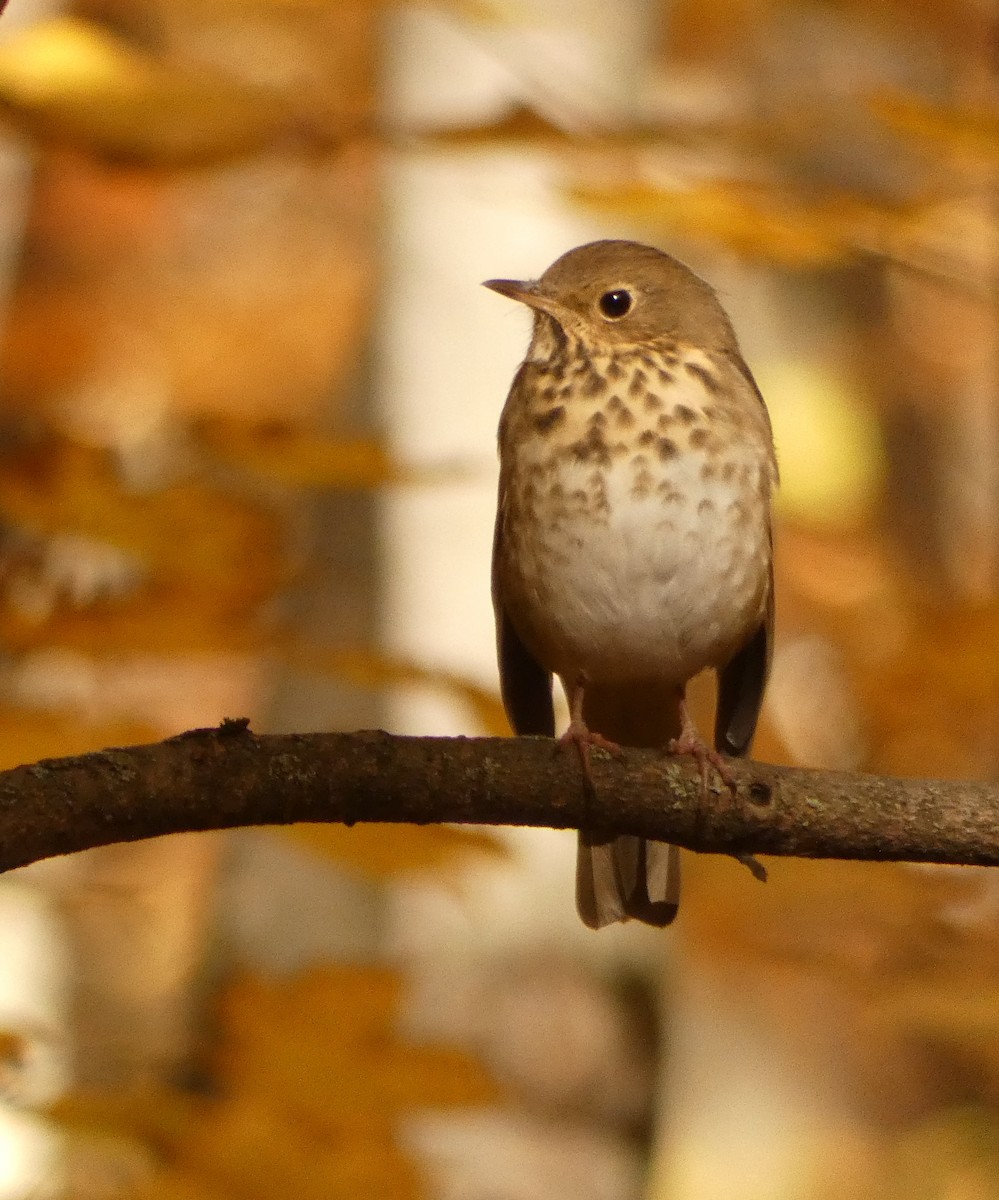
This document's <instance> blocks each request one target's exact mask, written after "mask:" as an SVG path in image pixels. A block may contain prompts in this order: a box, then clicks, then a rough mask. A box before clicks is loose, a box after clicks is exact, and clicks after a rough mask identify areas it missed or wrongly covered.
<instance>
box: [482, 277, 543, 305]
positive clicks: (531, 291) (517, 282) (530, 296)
mask: <svg viewBox="0 0 999 1200" xmlns="http://www.w3.org/2000/svg"><path fill="white" fill-rule="evenodd" d="M482 286H483V287H487V288H489V290H490V291H491V292H499V294H500V295H501V296H508V297H509V298H510V299H511V300H519V301H520V302H521V304H531V305H533V304H534V303H535V298H536V296H537V289H538V285H537V283H536V282H535V280H533V279H523V280H522V279H487V280H486V282H485V283H484V284H483V285H482Z"/></svg>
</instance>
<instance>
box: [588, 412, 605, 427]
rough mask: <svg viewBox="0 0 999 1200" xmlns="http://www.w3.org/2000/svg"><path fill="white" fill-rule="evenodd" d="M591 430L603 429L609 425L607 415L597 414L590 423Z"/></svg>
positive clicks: (591, 418)
mask: <svg viewBox="0 0 999 1200" xmlns="http://www.w3.org/2000/svg"><path fill="white" fill-rule="evenodd" d="M588 424H589V426H590V428H591V429H603V427H604V426H605V425H606V424H607V414H606V413H602V412H595V413H594V414H593V416H592V417H590V420H589V422H588Z"/></svg>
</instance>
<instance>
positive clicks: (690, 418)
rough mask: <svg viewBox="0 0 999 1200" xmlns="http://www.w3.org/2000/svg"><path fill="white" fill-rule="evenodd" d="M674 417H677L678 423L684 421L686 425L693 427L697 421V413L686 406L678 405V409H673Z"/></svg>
mask: <svg viewBox="0 0 999 1200" xmlns="http://www.w3.org/2000/svg"><path fill="white" fill-rule="evenodd" d="M673 416H674V417H676V419H677V420H678V421H682V422H683V423H684V425H693V423H694V422H695V421H696V420H697V413H695V412H694V410H693V409H692V408H690V407H689V406H688V405H686V404H678V405H677V406H676V408H674V409H673Z"/></svg>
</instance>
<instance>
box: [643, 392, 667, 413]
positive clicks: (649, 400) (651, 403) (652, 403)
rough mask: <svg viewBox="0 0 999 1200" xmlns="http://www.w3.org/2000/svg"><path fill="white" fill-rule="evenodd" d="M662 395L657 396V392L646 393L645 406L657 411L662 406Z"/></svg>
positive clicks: (651, 410) (650, 410) (649, 409)
mask: <svg viewBox="0 0 999 1200" xmlns="http://www.w3.org/2000/svg"><path fill="white" fill-rule="evenodd" d="M662 406H663V402H662V397H661V396H657V395H656V393H655V392H646V393H645V407H646V409H647V410H648V411H649V412H655V411H656V409H657V408H662Z"/></svg>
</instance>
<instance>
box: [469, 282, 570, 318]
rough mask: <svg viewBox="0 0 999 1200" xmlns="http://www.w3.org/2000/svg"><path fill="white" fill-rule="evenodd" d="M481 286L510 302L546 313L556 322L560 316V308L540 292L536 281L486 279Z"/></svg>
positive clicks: (555, 302) (538, 283) (539, 285)
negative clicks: (517, 302) (497, 293)
mask: <svg viewBox="0 0 999 1200" xmlns="http://www.w3.org/2000/svg"><path fill="white" fill-rule="evenodd" d="M482 286H483V287H487V288H489V290H490V291H492V292H499V294H500V295H501V296H507V297H509V299H511V300H519V301H520V303H521V304H526V305H527V307H528V308H533V309H536V310H537V311H539V312H546V313H548V315H549V316H551V317H554V318H555V320H556V321H557V320H559V317H560V314H562V306H561V305H560V304H559V303H558V301H557V300H553V299H552V297H551V296H549V295H547V293H545V292H543V291H542V290H541V284H540V282H539V281H538V280H537V279H487V280H486V281H485V283H484V284H483V285H482Z"/></svg>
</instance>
